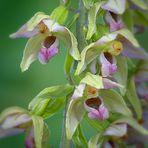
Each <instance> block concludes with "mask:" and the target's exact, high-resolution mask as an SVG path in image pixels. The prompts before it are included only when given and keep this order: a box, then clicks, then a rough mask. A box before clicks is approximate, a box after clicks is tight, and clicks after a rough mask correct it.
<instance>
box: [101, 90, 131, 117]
mask: <svg viewBox="0 0 148 148" xmlns="http://www.w3.org/2000/svg"><path fill="white" fill-rule="evenodd" d="M99 96H101V97H102V99H103V102H104V105H105V106H106V107H107V108H108V110H109V111H111V112H114V113H120V114H122V115H126V116H132V113H131V111H130V109H129V108H128V107H127V105H126V103H125V101H124V99H123V97H122V96H121V95H120V94H119V93H118V92H116V91H114V90H105V89H104V90H99Z"/></svg>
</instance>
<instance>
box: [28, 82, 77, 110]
mask: <svg viewBox="0 0 148 148" xmlns="http://www.w3.org/2000/svg"><path fill="white" fill-rule="evenodd" d="M73 88H74V87H73V86H71V85H69V84H66V85H58V86H51V87H48V88H45V89H44V90H42V91H41V92H40V93H39V94H38V95H37V96H36V97H35V98H34V99H33V100H32V101H31V102H30V103H29V107H28V108H29V110H34V108H35V107H36V105H38V104H40V101H42V100H44V99H51V101H52V100H54V99H57V98H63V97H65V96H67V95H68V94H70V93H71V92H72V91H73Z"/></svg>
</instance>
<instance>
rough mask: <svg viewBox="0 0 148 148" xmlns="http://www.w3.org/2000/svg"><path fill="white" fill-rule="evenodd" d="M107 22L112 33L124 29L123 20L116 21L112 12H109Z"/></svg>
mask: <svg viewBox="0 0 148 148" xmlns="http://www.w3.org/2000/svg"><path fill="white" fill-rule="evenodd" d="M105 20H106V22H107V23H108V25H109V26H110V32H114V31H117V30H120V29H122V28H123V27H124V25H123V23H122V21H121V20H117V21H116V20H115V19H114V18H113V17H112V15H111V13H110V12H107V13H106V15H105Z"/></svg>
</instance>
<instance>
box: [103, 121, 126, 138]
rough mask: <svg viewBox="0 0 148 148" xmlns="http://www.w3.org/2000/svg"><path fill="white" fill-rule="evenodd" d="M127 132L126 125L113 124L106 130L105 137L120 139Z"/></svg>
mask: <svg viewBox="0 0 148 148" xmlns="http://www.w3.org/2000/svg"><path fill="white" fill-rule="evenodd" d="M126 132H127V124H113V125H111V126H109V128H107V130H106V131H105V133H104V135H105V136H115V137H122V136H124V135H125V134H126Z"/></svg>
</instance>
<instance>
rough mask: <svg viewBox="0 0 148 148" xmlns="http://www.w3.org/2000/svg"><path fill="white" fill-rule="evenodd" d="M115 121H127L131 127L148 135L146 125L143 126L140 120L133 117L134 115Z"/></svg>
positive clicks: (117, 122)
mask: <svg viewBox="0 0 148 148" xmlns="http://www.w3.org/2000/svg"><path fill="white" fill-rule="evenodd" d="M114 123H116V124H119V123H127V124H129V125H130V126H131V127H133V128H134V129H135V130H137V131H138V132H139V133H141V134H143V135H148V130H146V129H145V128H144V127H142V126H141V125H140V124H138V122H137V121H136V120H135V119H134V118H132V117H122V118H121V119H118V120H116V121H115V122H114Z"/></svg>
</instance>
